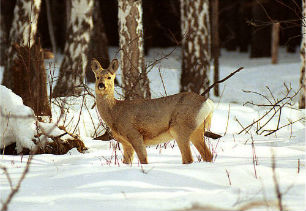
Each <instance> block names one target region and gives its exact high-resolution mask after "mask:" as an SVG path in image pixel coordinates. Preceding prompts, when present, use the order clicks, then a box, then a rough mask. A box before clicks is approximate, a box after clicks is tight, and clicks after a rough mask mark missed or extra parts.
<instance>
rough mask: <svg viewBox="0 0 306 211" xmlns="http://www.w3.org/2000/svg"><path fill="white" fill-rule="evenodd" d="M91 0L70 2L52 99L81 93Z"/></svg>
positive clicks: (89, 26)
mask: <svg viewBox="0 0 306 211" xmlns="http://www.w3.org/2000/svg"><path fill="white" fill-rule="evenodd" d="M92 10H93V0H72V1H71V13H70V19H69V23H68V29H67V36H66V44H65V49H64V59H63V61H62V64H61V67H60V74H59V78H58V81H57V84H56V86H55V87H54V91H53V97H62V96H71V95H79V94H80V93H81V92H82V88H81V86H82V84H83V82H84V76H85V69H86V65H87V52H88V46H89V41H90V33H91V29H92V27H93V23H92Z"/></svg>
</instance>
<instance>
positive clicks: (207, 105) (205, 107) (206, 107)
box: [196, 99, 215, 127]
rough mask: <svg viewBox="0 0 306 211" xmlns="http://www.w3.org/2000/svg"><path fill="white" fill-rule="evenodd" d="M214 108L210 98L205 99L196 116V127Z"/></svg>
mask: <svg viewBox="0 0 306 211" xmlns="http://www.w3.org/2000/svg"><path fill="white" fill-rule="evenodd" d="M214 109H215V104H214V102H213V101H212V100H211V99H207V100H206V101H205V102H204V103H203V104H202V107H201V109H200V110H199V113H198V115H197V117H196V124H197V127H198V126H200V125H201V124H202V123H203V122H204V120H205V119H206V118H207V116H208V115H209V114H210V113H212V112H213V111H214Z"/></svg>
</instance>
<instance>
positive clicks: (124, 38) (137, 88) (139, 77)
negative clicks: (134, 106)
mask: <svg viewBox="0 0 306 211" xmlns="http://www.w3.org/2000/svg"><path fill="white" fill-rule="evenodd" d="M118 8H119V10H118V21H119V37H120V38H119V39H120V56H121V71H122V82H123V84H122V85H123V89H124V95H125V98H126V99H137V98H138V99H139V98H151V93H150V86H149V80H148V77H147V73H146V68H145V60H144V49H143V27H142V1H141V0H136V1H135V0H118Z"/></svg>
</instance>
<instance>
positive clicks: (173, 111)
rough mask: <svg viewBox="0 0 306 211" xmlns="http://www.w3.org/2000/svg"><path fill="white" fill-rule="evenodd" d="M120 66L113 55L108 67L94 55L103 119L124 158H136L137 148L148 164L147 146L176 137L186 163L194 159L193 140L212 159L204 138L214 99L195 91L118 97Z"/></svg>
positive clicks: (97, 101)
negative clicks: (102, 64)
mask: <svg viewBox="0 0 306 211" xmlns="http://www.w3.org/2000/svg"><path fill="white" fill-rule="evenodd" d="M118 67H119V63H118V60H116V59H114V60H113V61H112V62H111V64H110V66H109V67H108V68H107V69H103V68H102V67H101V65H100V63H99V62H98V61H97V60H96V59H93V60H92V61H91V69H92V71H93V72H94V73H95V77H96V84H95V92H96V103H97V107H98V111H99V114H100V116H101V118H102V119H103V121H104V122H105V123H106V124H107V125H108V126H109V128H110V129H111V132H112V135H113V136H114V138H115V139H116V140H117V141H119V142H120V143H121V144H122V146H123V151H124V153H123V162H124V163H126V164H129V163H131V162H132V161H133V156H134V150H135V151H136V154H137V156H138V159H139V160H140V162H141V163H142V164H147V163H148V160H147V151H146V146H149V145H156V144H159V143H164V142H167V141H170V140H173V139H175V140H176V142H177V145H178V147H179V149H180V151H181V155H182V162H183V164H187V163H192V162H193V159H192V154H191V151H190V142H189V140H191V142H192V143H193V145H194V146H195V147H196V148H197V150H198V151H199V153H200V154H201V157H202V158H203V160H205V161H207V162H210V161H212V159H213V155H212V153H211V151H210V150H209V148H208V147H207V145H206V144H205V140H204V131H205V130H207V129H210V123H211V118H212V113H213V110H214V103H213V102H212V101H211V100H210V99H207V100H206V99H205V98H204V97H203V96H200V95H198V94H195V93H193V92H184V93H179V94H175V95H171V96H167V97H162V98H158V99H140V100H117V99H115V98H114V80H115V75H116V71H117V69H118Z"/></svg>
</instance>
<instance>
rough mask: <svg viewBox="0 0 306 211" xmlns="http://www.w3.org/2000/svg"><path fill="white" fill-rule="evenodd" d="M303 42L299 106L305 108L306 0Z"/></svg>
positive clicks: (304, 0)
mask: <svg viewBox="0 0 306 211" xmlns="http://www.w3.org/2000/svg"><path fill="white" fill-rule="evenodd" d="M302 7H303V8H302V13H303V15H302V36H303V38H302V43H301V60H302V62H301V77H300V86H301V94H300V101H299V108H305V93H306V84H305V65H306V58H305V57H306V54H305V51H306V50H305V49H306V0H302Z"/></svg>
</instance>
